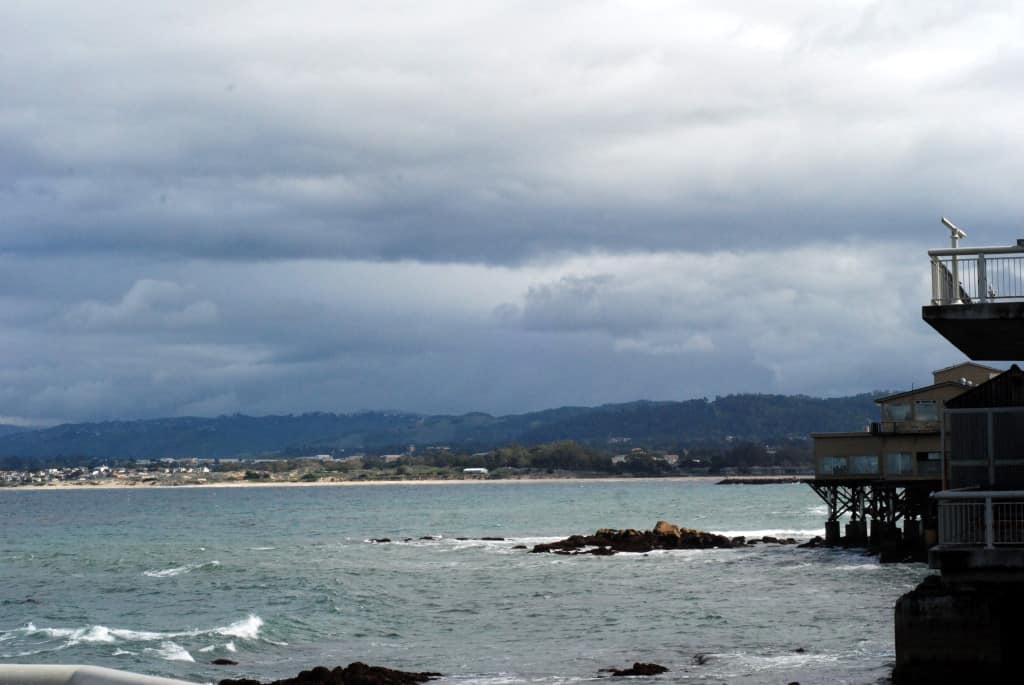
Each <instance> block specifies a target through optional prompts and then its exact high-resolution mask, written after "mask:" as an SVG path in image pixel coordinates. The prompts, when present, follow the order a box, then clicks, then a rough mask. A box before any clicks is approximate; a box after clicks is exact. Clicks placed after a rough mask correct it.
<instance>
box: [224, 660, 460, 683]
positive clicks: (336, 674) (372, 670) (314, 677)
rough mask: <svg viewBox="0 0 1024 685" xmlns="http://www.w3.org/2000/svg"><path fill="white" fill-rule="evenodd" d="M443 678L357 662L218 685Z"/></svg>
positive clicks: (227, 681) (438, 674)
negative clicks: (267, 679)
mask: <svg viewBox="0 0 1024 685" xmlns="http://www.w3.org/2000/svg"><path fill="white" fill-rule="evenodd" d="M440 677H441V674H440V673H429V672H425V673H410V672H408V671H396V670H394V669H391V668H384V667H383V666H367V665H366V664H364V663H361V662H358V661H355V662H353V663H351V664H349V665H348V666H346V667H345V668H342V667H341V666H336V667H335V668H334V669H333V670H332V669H328V668H326V667H324V666H317V667H316V668H314V669H313V670H311V671H302V672H301V673H299V675H297V676H295V677H294V678H285V679H283V680H274V681H272V682H269V683H265V684H262V683H260V682H259V681H258V680H249V679H246V678H242V679H239V680H231V679H230V678H227V679H224V680H221V681H220V683H218V685H413V683H424V682H426V681H428V680H430V679H432V678H440Z"/></svg>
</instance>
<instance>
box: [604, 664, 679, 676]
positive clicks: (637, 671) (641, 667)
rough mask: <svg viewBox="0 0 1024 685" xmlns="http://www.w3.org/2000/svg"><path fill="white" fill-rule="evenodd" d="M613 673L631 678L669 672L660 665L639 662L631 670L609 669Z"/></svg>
mask: <svg viewBox="0 0 1024 685" xmlns="http://www.w3.org/2000/svg"><path fill="white" fill-rule="evenodd" d="M608 670H609V671H611V674H612V675H613V676H629V675H658V674H659V673H665V672H666V671H668V669H667V668H665V667H664V666H662V665H660V664H644V663H640V662H639V661H637V662H636V663H634V664H633V666H632V667H631V668H623V669H621V670H620V669H615V668H610V669H608Z"/></svg>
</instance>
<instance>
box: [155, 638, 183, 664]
mask: <svg viewBox="0 0 1024 685" xmlns="http://www.w3.org/2000/svg"><path fill="white" fill-rule="evenodd" d="M146 651H147V652H154V653H155V654H157V655H158V656H159V657H160V658H161V659H166V660H167V661H189V662H192V663H195V659H194V658H192V655H191V654H189V653H188V650H187V649H185V648H184V647H182V646H181V645H179V644H178V643H176V642H171V641H170V640H168V641H166V642H161V643H160V646H159V647H157V648H156V649H153V648H150V647H147V648H146Z"/></svg>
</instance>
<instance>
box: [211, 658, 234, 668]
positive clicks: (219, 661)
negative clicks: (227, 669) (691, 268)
mask: <svg viewBox="0 0 1024 685" xmlns="http://www.w3.org/2000/svg"><path fill="white" fill-rule="evenodd" d="M210 663H211V664H213V665H214V666H237V665H238V662H237V661H232V660H231V659H225V658H223V657H221V658H219V659H214V660H213V661H211V662H210Z"/></svg>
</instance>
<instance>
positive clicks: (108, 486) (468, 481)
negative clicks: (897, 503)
mask: <svg viewBox="0 0 1024 685" xmlns="http://www.w3.org/2000/svg"><path fill="white" fill-rule="evenodd" d="M723 478H724V477H723V476H663V477H648V476H642V477H637V478H632V477H605V476H595V477H586V476H575V477H574V476H554V477H551V478H545V477H538V478H501V479H487V478H460V479H451V480H447V479H439V478H431V479H413V478H408V479H402V480H383V479H380V480H338V481H272V482H266V481H244V480H237V481H220V482H214V483H181V484H170V483H167V484H149V483H147V484H142V483H139V482H132V483H122V482H117V481H101V482H97V483H49V484H46V485H14V486H7V487H2V488H0V492H4V491H8V490H10V491H14V490H22V491H32V492H39V491H58V490H155V489H160V490H174V489H181V488H275V487H284V488H291V487H334V486H340V487H360V486H370V487H373V486H382V485H402V486H411V485H427V486H437V485H480V484H503V483H508V484H517V485H525V484H537V483H636V482H665V481H669V482H680V483H687V482H693V483H700V482H719V481H721V480H722V479H723ZM763 478H764V479H765V480H766V481H768V482H770V481H769V479H770V478H772V477H771V476H764V477H763Z"/></svg>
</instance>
